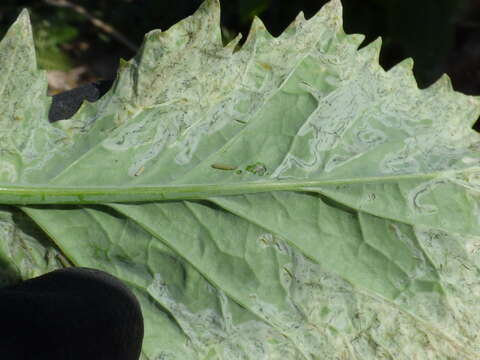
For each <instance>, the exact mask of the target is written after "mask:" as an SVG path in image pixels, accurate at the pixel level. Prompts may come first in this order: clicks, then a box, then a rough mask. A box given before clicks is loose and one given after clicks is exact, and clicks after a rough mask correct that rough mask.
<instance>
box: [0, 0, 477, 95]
mask: <svg viewBox="0 0 480 360" xmlns="http://www.w3.org/2000/svg"><path fill="white" fill-rule="evenodd" d="M201 2H202V0H174V1H172V0H115V1H113V0H77V1H76V0H30V1H20V0H2V1H1V4H0V36H3V34H4V33H5V31H6V30H7V29H8V26H9V25H10V24H11V23H12V22H13V21H14V20H15V18H16V17H17V15H18V14H19V12H20V11H21V9H22V8H24V7H27V8H28V9H29V11H30V14H31V18H32V23H33V28H34V36H35V43H36V47H37V53H38V59H39V66H40V67H41V68H43V69H46V70H49V83H50V91H51V93H53V94H54V93H57V92H61V91H64V90H66V89H70V88H73V87H75V86H78V85H80V84H83V83H85V82H90V81H94V80H98V79H109V78H113V77H115V73H116V69H117V65H118V61H119V59H120V58H124V59H129V58H131V57H132V56H133V55H134V54H135V50H136V49H137V48H138V47H139V46H140V44H141V42H142V38H143V36H144V34H145V33H146V32H148V31H149V30H152V29H162V30H166V29H167V28H168V27H170V26H171V25H173V24H175V23H176V22H178V21H179V20H181V19H183V18H185V17H186V16H188V15H191V14H192V13H193V12H194V11H195V10H196V9H197V8H198V6H199V5H200V4H201ZM220 2H221V5H222V31H223V35H224V40H225V41H228V40H230V39H232V38H233V37H234V36H235V35H236V34H237V33H238V32H242V33H243V34H244V35H245V36H244V39H245V38H246V35H247V33H248V29H249V27H250V24H251V21H252V19H253V17H254V16H259V17H260V18H261V19H262V20H263V21H264V23H265V24H266V26H267V28H268V29H269V30H270V32H271V33H272V34H273V35H275V36H277V35H279V34H280V33H281V32H282V31H283V29H284V28H285V27H286V26H287V25H288V24H290V23H291V22H292V20H293V19H294V18H295V16H296V15H297V14H298V12H300V11H303V12H304V13H305V15H306V17H307V18H308V17H311V16H312V15H314V14H315V13H316V12H317V11H318V10H319V9H320V8H321V6H322V5H323V4H324V3H326V2H327V1H324V0H221V1H220ZM342 3H343V7H344V27H345V30H346V32H347V33H362V34H365V35H366V39H365V41H364V44H363V45H365V44H368V43H369V42H371V41H372V40H374V39H375V38H377V37H378V36H381V37H382V39H383V46H382V52H381V57H380V61H381V64H382V66H383V67H384V68H386V69H389V68H390V67H392V66H393V65H395V64H396V63H398V62H399V61H401V60H402V59H404V58H406V57H412V58H413V59H414V61H415V66H414V73H415V77H416V79H417V82H418V84H419V86H420V87H421V88H423V87H426V86H428V85H430V84H432V83H433V82H434V81H435V80H436V79H438V77H439V76H440V75H441V74H442V73H447V74H449V75H450V77H451V78H452V83H453V86H454V88H455V89H456V90H458V91H461V92H463V93H466V94H475V95H479V94H480V0H342Z"/></svg>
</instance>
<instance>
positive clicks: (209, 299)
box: [0, 0, 480, 360]
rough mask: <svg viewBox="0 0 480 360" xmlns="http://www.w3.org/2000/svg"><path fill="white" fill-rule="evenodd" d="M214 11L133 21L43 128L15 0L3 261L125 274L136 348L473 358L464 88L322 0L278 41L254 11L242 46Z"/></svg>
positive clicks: (470, 164)
mask: <svg viewBox="0 0 480 360" xmlns="http://www.w3.org/2000/svg"><path fill="white" fill-rule="evenodd" d="M219 19H220V11H219V3H218V1H217V0H207V1H206V2H205V3H204V4H203V6H202V7H201V8H200V9H199V10H198V11H197V12H196V13H195V14H194V15H192V16H191V17H189V18H187V19H185V20H183V21H181V22H180V23H178V24H176V25H174V26H173V27H172V28H170V29H169V30H168V31H166V32H161V31H152V32H150V33H148V34H147V35H146V37H145V41H144V44H143V46H142V48H141V50H140V51H139V54H138V55H137V56H136V57H135V58H134V59H132V60H131V61H129V62H123V63H122V65H121V69H120V71H119V74H118V77H117V80H116V81H115V83H114V86H113V88H112V90H111V91H110V92H109V93H107V94H106V95H105V96H104V97H103V98H102V99H101V100H99V101H98V102H96V103H88V102H86V103H84V104H83V105H82V107H81V108H80V110H79V111H78V112H77V114H75V116H74V117H73V118H72V119H69V120H65V121H60V122H57V123H54V124H50V123H48V120H47V111H48V108H49V105H50V99H49V98H48V97H47V96H46V95H45V94H46V81H45V77H44V73H43V72H42V71H39V70H36V65H35V54H34V50H33V49H34V48H33V42H32V40H31V30H30V25H29V21H28V15H27V14H26V13H25V12H24V13H22V15H21V16H20V18H19V19H18V20H17V22H16V23H15V24H14V25H13V26H12V28H11V29H10V31H9V32H8V34H7V35H6V36H5V38H4V39H3V41H2V42H1V43H0V68H2V69H5V70H4V71H2V72H0V84H2V89H3V90H2V91H3V94H2V95H3V96H2V97H1V100H0V110H1V114H2V115H1V116H0V129H1V132H0V154H2V155H1V157H0V203H1V204H4V206H3V207H2V209H1V211H0V251H1V252H0V261H1V262H2V263H8V264H9V265H10V269H15V270H16V274H17V276H20V277H22V278H27V277H30V276H33V275H34V274H37V273H39V272H40V273H41V272H46V271H49V270H50V269H51V268H54V267H60V266H68V264H69V263H71V264H73V265H76V266H88V267H94V268H98V269H102V270H105V271H108V272H110V273H112V274H114V275H116V276H117V277H119V278H121V279H122V280H123V281H124V282H126V283H127V284H128V285H129V286H130V287H131V289H132V290H133V291H134V292H135V293H136V295H137V296H138V298H139V299H140V301H141V303H142V310H143V312H144V316H145V322H146V324H145V326H146V327H145V331H146V333H145V341H144V346H143V355H142V356H143V358H144V359H151V360H157V359H276V358H280V357H281V358H286V359H338V358H343V359H412V358H415V357H417V358H435V359H451V358H462V359H477V358H478V357H479V355H480V348H479V346H480V345H479V340H478V335H477V334H478V333H479V330H480V326H479V324H480V315H479V313H478V306H479V305H480V298H479V296H480V295H479V294H480V283H479V282H478V275H479V273H480V272H479V265H480V264H479V257H478V249H479V248H480V230H479V226H478V225H479V219H480V216H479V211H480V210H479V209H480V207H479V205H480V203H479V199H480V197H479V195H480V166H479V164H480V156H479V154H480V139H479V135H478V134H477V133H475V132H474V131H473V130H472V129H471V126H472V124H473V122H474V121H475V120H476V119H477V117H478V115H479V114H480V111H479V109H480V106H479V105H480V104H479V99H478V98H476V97H469V96H465V95H463V94H459V93H456V92H454V91H453V90H452V88H451V85H450V82H449V80H448V78H447V77H443V78H441V79H440V80H439V81H438V82H437V83H436V84H434V85H432V86H431V87H429V88H427V89H425V90H419V89H418V87H417V86H416V83H415V80H414V78H413V75H412V72H411V68H412V62H411V61H409V60H407V61H405V62H402V63H400V64H398V65H397V66H395V67H394V68H392V69H391V70H390V71H388V72H385V71H384V70H383V69H382V68H381V67H380V66H379V64H378V54H379V50H380V46H381V44H380V41H376V42H373V43H371V44H370V45H368V46H367V47H364V48H363V49H361V50H358V46H359V44H360V43H361V41H362V36H360V35H346V34H345V33H344V31H343V29H342V22H341V4H340V2H339V1H338V0H334V1H331V2H330V3H328V4H327V5H325V6H324V7H323V8H322V10H321V11H320V12H319V13H318V14H317V15H316V16H314V17H313V18H311V19H310V20H308V21H306V20H305V19H304V18H303V15H299V17H298V18H297V19H296V20H295V22H294V23H293V24H292V25H291V26H290V27H289V28H287V30H286V31H285V32H284V33H283V34H282V35H281V36H280V37H278V38H273V37H272V36H271V35H270V34H269V33H268V32H267V30H266V29H265V27H264V26H263V25H262V23H261V22H260V20H258V19H255V20H254V22H253V25H252V29H251V31H250V34H249V37H248V39H247V41H246V43H245V44H244V45H243V46H242V47H241V48H240V49H238V50H237V51H236V50H235V49H236V46H237V43H238V40H239V38H237V39H235V40H233V41H232V42H230V43H229V44H228V45H227V46H225V47H224V46H223V45H222V38H221V29H220V26H219V22H220V21H219ZM25 241H28V243H29V244H34V245H30V246H31V247H32V250H31V254H32V255H31V256H30V255H29V254H30V250H29V249H28V248H21V250H16V252H15V254H14V253H13V252H11V250H9V249H10V248H12V247H15V246H16V247H17V248H19V247H20V245H18V244H19V243H20V244H21V243H22V242H25ZM45 254H51V255H49V256H50V257H48V256H47V257H46V255H45ZM27 257H28V259H29V260H28V261H25V260H24V259H25V258H27ZM46 258H47V259H50V260H49V261H46V260H45V259H46ZM7 275H8V276H10V278H11V277H12V276H14V275H15V272H12V271H10V272H9V273H8V274H7V273H5V274H4V273H0V276H2V277H3V278H4V282H8V281H11V280H9V279H10V278H9V277H7Z"/></svg>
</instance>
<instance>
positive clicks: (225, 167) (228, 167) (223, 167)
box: [212, 164, 237, 170]
mask: <svg viewBox="0 0 480 360" xmlns="http://www.w3.org/2000/svg"><path fill="white" fill-rule="evenodd" d="M212 168H214V169H218V170H237V166H231V165H225V164H212Z"/></svg>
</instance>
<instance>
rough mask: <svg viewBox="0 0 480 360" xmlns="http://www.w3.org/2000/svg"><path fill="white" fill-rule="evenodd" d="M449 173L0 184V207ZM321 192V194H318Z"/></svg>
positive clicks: (197, 195)
mask: <svg viewBox="0 0 480 360" xmlns="http://www.w3.org/2000/svg"><path fill="white" fill-rule="evenodd" d="M474 170H478V171H480V167H478V168H467V169H461V170H458V171H456V172H455V174H459V173H464V172H465V173H469V172H471V171H474ZM447 173H448V174H450V175H451V174H452V171H451V170H449V171H440V172H431V173H423V174H418V173H415V174H404V175H389V176H371V177H356V178H340V179H324V180H322V179H317V180H304V179H302V180H298V179H292V180H277V179H267V180H259V181H244V182H236V183H232V182H228V183H216V184H208V183H207V184H181V185H178V184H175V185H129V186H95V187H93V186H55V185H11V184H5V183H3V184H2V183H0V202H1V203H2V204H16V205H41V204H101V203H108V202H109V203H114V202H145V201H167V200H190V199H204V198H205V197H208V196H211V195H215V196H224V195H241V194H253V193H261V192H270V191H318V190H319V189H316V188H320V187H322V186H332V185H354V184H371V183H387V182H400V181H406V180H407V181H408V180H423V181H424V180H429V179H434V178H439V177H445V175H446V174H447ZM318 192H320V191H318Z"/></svg>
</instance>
